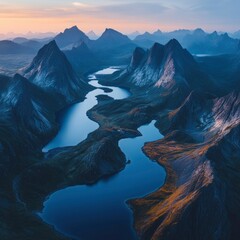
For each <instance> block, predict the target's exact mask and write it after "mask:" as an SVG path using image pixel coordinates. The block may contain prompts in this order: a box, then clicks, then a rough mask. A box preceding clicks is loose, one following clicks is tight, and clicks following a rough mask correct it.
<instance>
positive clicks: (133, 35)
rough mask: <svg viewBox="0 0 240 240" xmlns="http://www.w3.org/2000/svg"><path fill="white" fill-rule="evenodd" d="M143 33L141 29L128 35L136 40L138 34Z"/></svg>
mask: <svg viewBox="0 0 240 240" xmlns="http://www.w3.org/2000/svg"><path fill="white" fill-rule="evenodd" d="M140 34H141V33H140V32H139V31H135V32H132V33H130V34H128V35H127V36H128V37H129V38H130V39H131V40H134V39H135V38H136V37H137V36H139V35H140Z"/></svg>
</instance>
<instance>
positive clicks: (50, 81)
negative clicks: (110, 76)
mask: <svg viewBox="0 0 240 240" xmlns="http://www.w3.org/2000/svg"><path fill="white" fill-rule="evenodd" d="M23 73H24V76H25V77H26V78H28V79H29V80H30V81H31V82H32V83H33V84H35V85H37V86H39V87H40V88H42V89H45V90H46V91H48V92H50V93H51V94H59V95H61V96H62V97H64V99H65V100H66V101H67V102H72V101H73V100H75V99H76V98H78V97H82V96H83V94H85V93H86V91H87V90H88V86H87V85H86V84H85V83H84V82H83V81H82V80H81V79H79V78H78V77H77V75H76V73H75V72H74V70H73V68H72V66H71V64H70V63H69V62H68V60H67V58H66V56H65V55H64V53H63V52H62V51H60V49H59V48H58V46H57V45H56V42H55V41H51V42H50V43H48V44H46V45H45V46H44V47H43V48H41V49H40V50H39V52H38V54H37V56H36V57H35V58H34V59H33V61H32V63H31V64H30V65H29V66H28V67H27V68H25V69H24V71H23ZM81 94H82V96H81Z"/></svg>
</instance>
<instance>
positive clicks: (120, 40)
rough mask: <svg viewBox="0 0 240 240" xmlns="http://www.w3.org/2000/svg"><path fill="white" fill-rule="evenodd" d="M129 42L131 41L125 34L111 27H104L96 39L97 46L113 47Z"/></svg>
mask: <svg viewBox="0 0 240 240" xmlns="http://www.w3.org/2000/svg"><path fill="white" fill-rule="evenodd" d="M129 43H132V41H131V40H130V39H129V38H128V37H127V36H126V35H124V34H122V33H121V32H118V31H116V30H114V29H112V28H106V30H105V31H104V33H103V34H102V36H101V37H100V38H98V39H97V40H96V44H97V47H98V48H113V47H118V46H121V45H124V44H129Z"/></svg>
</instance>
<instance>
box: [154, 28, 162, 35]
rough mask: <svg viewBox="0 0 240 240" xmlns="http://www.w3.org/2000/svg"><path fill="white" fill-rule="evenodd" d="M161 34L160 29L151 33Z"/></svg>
mask: <svg viewBox="0 0 240 240" xmlns="http://www.w3.org/2000/svg"><path fill="white" fill-rule="evenodd" d="M161 34H162V31H161V30H160V29H158V30H157V31H155V32H154V33H153V35H161Z"/></svg>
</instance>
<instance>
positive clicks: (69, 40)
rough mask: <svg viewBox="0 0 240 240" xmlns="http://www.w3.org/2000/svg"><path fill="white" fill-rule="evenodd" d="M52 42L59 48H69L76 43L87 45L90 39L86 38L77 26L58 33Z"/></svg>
mask: <svg viewBox="0 0 240 240" xmlns="http://www.w3.org/2000/svg"><path fill="white" fill-rule="evenodd" d="M54 40H55V41H56V43H57V45H58V46H59V48H70V49H71V46H72V45H73V44H75V43H77V42H80V41H84V42H85V43H88V42H89V41H90V39H89V38H88V36H87V35H86V34H85V33H84V32H82V31H81V30H79V29H78V27H77V26H73V27H71V28H67V29H65V31H64V32H63V33H59V34H58V35H57V36H56V37H55V38H54Z"/></svg>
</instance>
